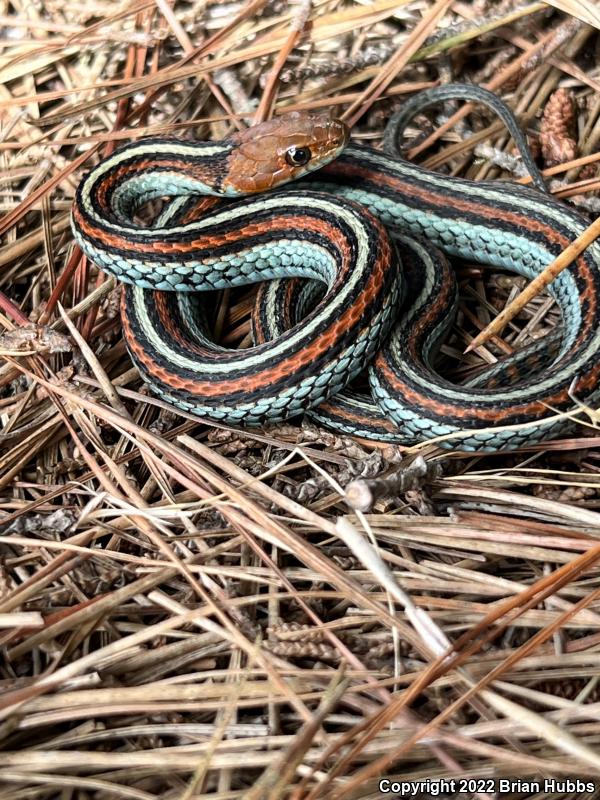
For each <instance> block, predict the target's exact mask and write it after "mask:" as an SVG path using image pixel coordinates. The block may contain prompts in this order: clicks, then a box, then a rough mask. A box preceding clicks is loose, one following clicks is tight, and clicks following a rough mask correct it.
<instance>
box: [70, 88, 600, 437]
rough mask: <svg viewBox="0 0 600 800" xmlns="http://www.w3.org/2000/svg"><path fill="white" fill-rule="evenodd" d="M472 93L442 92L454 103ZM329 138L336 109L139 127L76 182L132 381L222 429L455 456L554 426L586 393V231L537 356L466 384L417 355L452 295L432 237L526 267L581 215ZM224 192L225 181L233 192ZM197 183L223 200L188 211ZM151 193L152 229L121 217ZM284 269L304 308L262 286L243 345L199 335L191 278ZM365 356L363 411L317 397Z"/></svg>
mask: <svg viewBox="0 0 600 800" xmlns="http://www.w3.org/2000/svg"><path fill="white" fill-rule="evenodd" d="M453 89H454V93H453V94H452V90H453ZM472 89H473V87H469V90H468V91H467V93H466V95H464V94H463V95H461V96H467V97H468V99H472V98H473V92H472V91H471V90H472ZM444 90H445V92H446V94H444ZM436 92H437V94H436ZM477 92H479V93H481V90H477ZM456 93H457V90H456V87H443V89H442V90H432V91H430V92H429V93H427V96H426V97H425V98H422V99H421V100H420V101H419V97H417V98H415V101H414V102H412V104H410V103H409V106H408V108H407V109H406V111H405V114H404V118H403V120H404V121H402V123H401V124H400V128H401V127H402V126H403V125H405V121H406V118H407V116H406V115H407V114H410V115H412V114H414V113H415V110H419V108H420V107H422V106H423V105H429V104H430V103H431V102H433V101H436V100H439V99H445V98H446V97H448V96H456ZM458 94H459V95H460V87H458ZM484 94H485V93H484ZM492 97H493V96H492ZM478 99H481V94H479V95H478ZM484 99H485V98H484ZM488 100H489V98H488ZM419 102H420V103H421V105H419ZM495 103H497V101H494V100H492V104H495ZM494 107H497V105H494ZM514 124H515V125H516V123H514ZM397 127H398V125H396V128H397ZM396 128H394V126H392V134H393V133H394V131H395V130H396ZM511 132H513V129H511ZM392 134H389V135H388V137H387V138H388V139H389V138H390V136H392ZM514 135H515V134H514V132H513V136H514ZM347 138H348V136H347V131H346V129H345V128H344V126H343V125H342V123H339V122H338V121H335V120H328V119H326V118H323V117H321V116H318V115H310V114H291V115H286V116H282V117H279V118H277V119H276V120H273V121H271V122H267V123H262V125H259V126H256V127H254V128H250V129H248V130H247V131H244V132H243V133H237V134H234V135H233V136H232V137H231V138H229V139H226V140H223V141H222V142H218V143H198V142H187V141H182V140H175V139H161V138H152V139H142V140H140V141H139V142H134V143H132V144H130V145H126V146H125V147H124V148H121V149H120V150H118V151H116V152H115V153H114V154H113V155H112V156H111V157H109V158H108V159H106V160H105V161H103V162H101V163H100V164H99V165H98V166H97V167H95V168H94V169H93V170H92V171H91V172H90V173H89V174H88V175H87V176H86V177H84V179H83V180H82V181H81V183H80V185H79V187H78V190H77V194H76V199H75V204H74V210H73V230H74V235H75V239H76V241H77V243H78V244H79V246H80V247H81V248H82V250H83V251H84V252H85V253H86V255H88V256H89V257H90V258H91V259H92V261H94V262H95V263H96V264H97V265H98V266H99V267H100V268H101V269H103V270H107V271H109V272H111V273H113V274H114V275H116V276H117V277H118V278H120V279H121V280H122V281H123V282H124V283H125V284H126V286H125V291H124V293H123V303H122V321H123V330H124V335H125V339H126V342H127V346H128V348H129V351H130V353H131V355H132V358H133V360H134V362H135V363H136V365H137V366H138V368H139V369H140V372H141V374H142V376H143V377H144V379H145V380H147V381H148V382H149V384H150V385H151V386H152V388H153V389H154V391H155V392H157V393H158V394H159V395H160V396H162V397H163V398H164V399H166V400H168V401H169V402H170V403H172V404H174V405H175V406H177V407H179V408H181V409H184V410H186V411H191V412H193V413H196V414H199V415H201V416H206V417H209V418H212V419H215V420H219V421H223V422H227V423H232V424H244V425H260V424H264V423H266V422H273V421H278V420H282V419H286V418H288V417H291V416H294V415H296V414H299V413H302V412H304V411H305V410H307V409H312V412H311V413H312V414H313V415H314V416H316V418H317V419H320V420H322V421H323V422H324V423H326V424H328V425H332V426H333V427H335V428H337V429H338V430H342V431H344V432H348V433H354V434H357V435H360V436H364V437H366V438H380V439H384V440H392V441H405V442H408V443H412V442H415V441H423V440H426V439H429V438H432V437H438V436H442V437H443V436H450V438H449V440H448V441H447V442H446V443H445V444H446V445H447V446H451V447H453V448H454V449H459V450H467V451H477V450H483V451H496V450H501V449H512V448H516V447H519V446H522V445H524V444H530V443H535V442H538V441H542V440H544V439H548V438H552V437H554V436H556V435H558V434H559V433H560V432H561V431H562V430H563V429H564V421H563V420H561V419H557V417H556V414H555V412H556V410H565V409H567V408H569V407H571V406H572V400H571V391H573V390H574V391H575V392H576V394H577V395H578V396H579V397H581V398H593V397H594V392H595V390H596V387H597V384H598V378H599V376H600V358H599V351H600V324H599V323H600V310H599V308H598V297H599V289H600V248H599V247H598V246H597V245H595V244H594V245H591V246H590V247H589V248H588V249H587V250H586V251H585V252H584V253H583V254H582V255H581V256H579V257H578V258H577V260H576V261H575V262H574V263H573V264H572V266H571V267H570V268H569V269H567V270H565V271H564V272H563V273H562V274H561V275H559V276H558V278H556V279H555V280H554V282H553V283H552V285H551V286H550V293H551V294H552V296H553V297H554V298H555V299H556V301H557V303H558V305H559V307H560V310H561V313H562V319H563V330H562V340H561V344H560V347H559V349H558V352H557V354H556V355H555V356H554V358H553V360H552V361H551V362H550V363H546V362H544V360H543V358H542V357H541V356H539V349H538V351H536V354H535V357H534V358H531V359H528V360H526V359H523V358H521V359H520V360H519V357H518V356H516V357H511V358H509V359H507V360H506V361H505V362H504V363H502V364H501V365H500V366H499V367H496V368H492V369H491V371H490V374H489V375H488V376H487V377H485V376H484V378H483V379H479V380H478V381H474V382H472V384H471V385H466V386H457V385H455V384H452V383H450V382H448V381H446V380H445V379H443V378H442V377H440V376H439V375H438V374H437V373H436V372H435V370H434V368H433V362H434V358H435V354H436V351H437V349H438V348H439V345H440V342H441V340H442V338H443V336H444V334H445V333H446V331H447V329H448V326H449V323H450V322H451V319H452V313H453V309H454V307H455V302H456V284H455V281H454V278H453V273H452V270H451V269H450V268H449V266H448V263H447V261H446V259H445V257H444V256H443V255H441V254H439V253H438V252H437V249H436V248H439V249H440V250H441V251H443V253H446V254H449V255H452V256H459V257H462V258H467V259H470V260H472V261H475V262H478V263H484V264H487V265H492V266H495V267H498V268H503V269H508V270H511V271H513V272H517V273H520V274H522V275H525V276H526V277H528V278H532V277H533V276H535V275H536V274H537V273H538V272H539V271H540V270H541V269H543V268H544V267H545V266H546V265H547V264H548V263H549V262H550V261H552V260H553V259H554V258H555V257H556V256H557V255H558V254H559V253H560V252H561V251H562V250H563V249H564V248H565V247H566V246H567V245H568V244H569V243H570V242H571V241H572V240H573V239H575V238H576V237H577V236H578V235H579V234H580V233H581V232H582V231H583V230H584V229H585V228H586V227H587V224H586V221H585V219H584V218H583V217H581V216H580V215H579V214H578V213H577V212H575V211H574V210H572V209H571V208H569V207H568V206H566V205H564V204H563V203H561V202H559V201H557V200H554V199H553V198H552V197H550V196H548V195H547V194H543V193H542V192H541V191H539V190H537V189H530V188H526V187H523V186H517V185H513V184H509V183H505V182H501V181H481V182H473V181H468V180H464V179H460V178H454V177H447V176H444V175H440V174H437V173H432V172H429V171H427V170H424V169H422V168H421V167H419V166H417V165H415V164H412V163H409V162H407V161H405V160H404V159H402V158H400V157H399V156H397V155H391V154H389V153H382V152H380V151H377V150H374V149H371V148H368V147H364V146H358V145H354V144H349V145H347V146H346V144H347ZM316 168H319V171H318V173H314V174H313V175H311V176H307V173H308V172H312V170H313V169H316ZM536 175H538V173H537V172H534V180H535V178H536ZM302 176H305V177H302ZM298 178H300V179H301V180H300V181H299V182H298V183H293V184H291V185H290V186H289V187H286V188H283V189H279V188H277V187H279V186H280V185H281V184H283V183H285V182H287V181H288V180H290V179H298ZM537 182H538V186H539V182H540V181H539V180H538V181H537ZM267 189H268V190H275V191H268V192H266V193H264V194H263V193H262V192H264V191H265V190H267ZM256 192H259V194H255V193H256ZM238 193H240V194H244V195H245V196H243V197H241V198H240V199H233V198H235V197H236V196H237V194H238ZM199 195H214V196H216V197H221V198H229V199H228V200H226V201H225V202H218V203H216V207H212V208H210V209H209V211H208V212H207V207H210V206H212V205H213V203H214V202H216V201H213V200H208V201H207V200H206V198H203V199H199ZM162 196H169V197H173V198H175V199H174V200H173V201H172V202H171V203H170V205H169V206H167V208H166V210H165V211H164V212H163V214H162V215H161V216H160V218H159V219H158V220H157V221H156V222H155V223H154V225H153V226H152V227H150V228H144V227H142V226H141V225H139V224H137V223H136V222H135V221H134V219H133V217H134V214H135V212H136V210H137V208H139V206H140V205H141V204H143V203H144V202H146V201H147V200H149V199H152V198H156V197H162ZM384 226H386V227H388V228H389V229H390V230H391V231H392V233H393V235H394V238H395V243H392V242H391V241H390V238H389V236H388V234H387V233H386V230H385V228H384ZM397 255H399V257H400V260H398V258H397ZM402 265H405V266H402ZM294 277H295V278H298V277H300V278H310V279H313V280H317V281H320V282H321V283H322V284H324V286H325V294H324V297H322V299H320V300H318V301H317V304H316V306H315V307H314V308H312V310H309V311H308V314H307V315H306V316H305V317H304V319H302V320H301V321H300V320H299V319H298V318H297V317H296V316H295V313H296V312H295V311H293V310H291V309H292V306H293V305H294V306H295V307H296V308H297V307H299V306H302V305H303V301H302V302H301V301H296V300H294V301H293V300H292V297H293V295H294V291H293V290H292V289H290V288H286V286H285V284H279V283H278V282H275V284H274V285H273V286H272V287H271V288H270V289H268V290H265V291H263V292H262V295H261V296H262V301H261V302H262V306H261V307H262V310H258V311H257V313H256V314H255V329H256V332H257V338H258V344H257V345H256V346H255V347H253V348H251V349H248V350H239V351H231V350H227V349H225V348H222V347H219V346H218V345H215V344H214V343H213V342H211V340H210V337H209V336H208V335H207V326H206V322H205V313H206V306H205V303H204V297H205V295H204V291H205V290H208V289H219V288H223V287H229V286H237V285H243V284H247V283H254V282H258V281H264V280H270V279H281V278H294ZM403 300H405V306H404V308H403V311H402V314H401V316H400V319H399V321H398V322H396V323H395V325H394V321H395V317H396V315H397V312H398V307H399V305H400V302H401V301H403ZM392 326H393V331H392V335H391V336H390V337H389V339H388V333H389V332H390V330H391V329H392ZM273 336H276V338H274V339H273V338H272V337H273ZM386 339H387V343H386V344H385V346H384V345H383V343H384V342H385V341H386ZM536 359H537V362H539V363H537V366H536ZM371 360H372V364H371V367H370V372H369V381H370V385H371V390H372V394H373V396H374V398H375V400H376V402H377V404H378V407H379V409H380V410H381V411H382V412H383V414H381V413H380V412H378V411H376V410H375V408H374V407H373V405H372V404H371V403H369V402H366V401H365V400H364V399H361V398H357V397H356V396H353V395H350V396H349V397H347V398H346V400H342V401H340V402H339V403H336V402H334V401H331V400H330V399H329V398H330V397H331V396H332V395H335V394H336V393H338V392H340V390H342V389H343V388H344V387H345V386H347V384H348V383H349V382H350V381H352V379H353V378H354V377H356V376H357V375H358V374H359V373H360V372H361V370H362V369H363V367H364V366H365V365H366V364H367V363H368V362H369V361H371ZM486 382H487V385H486Z"/></svg>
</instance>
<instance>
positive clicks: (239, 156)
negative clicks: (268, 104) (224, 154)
mask: <svg viewBox="0 0 600 800" xmlns="http://www.w3.org/2000/svg"><path fill="white" fill-rule="evenodd" d="M348 139H349V131H348V128H347V127H346V125H345V124H344V123H343V122H341V121H340V120H337V119H330V118H329V117H326V116H323V115H320V114H308V113H299V112H292V113H290V114H284V115H282V116H280V117H276V118H275V119H272V120H269V121H268V122H263V123H261V124H259V125H254V126H253V127H251V128H248V129H247V130H245V131H240V132H239V133H235V134H234V135H233V136H231V137H230V139H229V141H230V142H231V144H232V145H234V147H233V148H232V151H231V154H230V156H229V161H228V166H229V169H228V172H227V175H226V176H225V177H224V179H223V181H222V183H221V188H222V190H223V192H224V193H225V194H254V193H256V192H263V191H267V190H269V189H273V188H275V187H277V186H281V185H282V184H284V183H288V182H289V181H292V180H295V179H297V178H301V177H302V176H303V175H306V174H307V173H308V172H312V171H313V170H315V169H319V168H320V167H322V166H324V165H325V164H328V163H329V162H330V161H332V160H333V159H334V158H337V156H338V155H339V154H340V153H341V152H342V150H343V149H344V147H345V146H346V144H347V142H348ZM298 149H306V150H307V151H308V152H309V155H310V157H309V159H308V161H307V162H306V163H304V164H293V163H290V160H289V159H288V154H289V153H290V152H292V151H294V150H296V151H297V150H298Z"/></svg>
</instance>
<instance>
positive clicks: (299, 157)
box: [285, 147, 311, 167]
mask: <svg viewBox="0 0 600 800" xmlns="http://www.w3.org/2000/svg"><path fill="white" fill-rule="evenodd" d="M310 157H311V152H310V150H309V148H308V147H290V148H289V150H288V151H287V152H286V154H285V160H286V161H287V163H288V164H289V165H290V167H303V166H304V165H305V164H308V162H309V161H310Z"/></svg>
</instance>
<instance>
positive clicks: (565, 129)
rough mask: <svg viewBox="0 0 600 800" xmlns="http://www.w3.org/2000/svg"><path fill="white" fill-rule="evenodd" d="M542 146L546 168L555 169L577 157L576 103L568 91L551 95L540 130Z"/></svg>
mask: <svg viewBox="0 0 600 800" xmlns="http://www.w3.org/2000/svg"><path fill="white" fill-rule="evenodd" d="M540 144H541V145H542V154H543V156H544V161H545V163H546V166H548V167H553V166H554V165H555V164H562V163H564V162H565V161H572V160H573V159H574V158H576V157H577V140H576V139H575V102H574V100H573V96H572V95H571V93H570V92H569V91H567V89H557V91H556V92H554V94H552V95H550V98H549V99H548V102H547V103H546V107H545V109H544V116H543V117H542V125H541V130H540Z"/></svg>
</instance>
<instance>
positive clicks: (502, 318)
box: [465, 217, 600, 353]
mask: <svg viewBox="0 0 600 800" xmlns="http://www.w3.org/2000/svg"><path fill="white" fill-rule="evenodd" d="M598 236H600V217H599V218H598V219H596V220H594V222H592V224H591V225H590V226H589V227H588V228H586V229H585V230H584V232H583V233H582V234H580V235H579V236H578V237H577V239H575V241H574V242H571V244H570V245H569V246H568V247H567V248H566V249H565V250H563V252H562V253H561V254H560V255H559V256H558V258H555V259H554V261H552V262H551V263H550V264H548V266H547V267H546V268H545V269H544V270H543V272H540V274H539V275H538V276H537V278H534V279H533V280H532V281H531V283H530V284H528V285H527V286H526V287H525V288H524V289H523V291H522V292H521V293H520V294H518V295H517V296H516V297H515V299H514V300H513V301H512V303H509V305H507V306H506V308H505V309H503V310H502V311H501V312H500V313H499V314H498V316H497V317H496V318H495V319H493V320H492V321H491V322H490V324H489V325H488V326H487V327H486V328H484V329H483V330H482V331H481V333H479V334H477V336H476V337H475V338H474V339H473V341H472V342H471V343H470V344H469V346H468V347H467V349H466V350H465V353H468V352H470V351H471V350H475V348H477V347H480V346H481V345H482V344H485V343H486V342H487V341H489V339H490V338H491V337H492V336H495V335H497V334H499V333H500V331H501V330H502V328H503V327H504V326H505V325H506V324H507V323H508V322H510V321H511V319H513V318H514V317H516V315H517V314H518V313H519V311H521V309H522V308H524V307H525V306H526V305H527V303H528V302H529V301H530V300H533V298H534V297H536V296H537V295H538V294H539V293H540V292H541V291H542V290H543V289H545V288H546V286H548V285H549V284H550V283H552V281H553V280H554V278H556V277H557V276H558V275H560V273H561V272H562V271H563V269H566V267H568V266H569V264H572V263H573V261H575V259H576V258H577V256H579V255H581V253H583V251H584V250H585V249H586V248H587V247H588V246H589V245H590V244H591V243H592V242H594V241H595V240H596V239H597V238H598Z"/></svg>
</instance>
